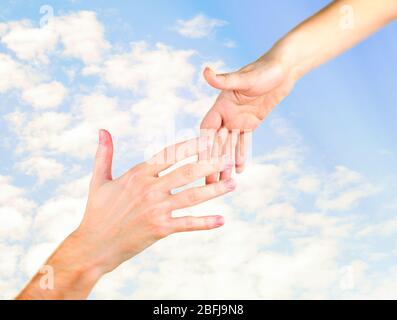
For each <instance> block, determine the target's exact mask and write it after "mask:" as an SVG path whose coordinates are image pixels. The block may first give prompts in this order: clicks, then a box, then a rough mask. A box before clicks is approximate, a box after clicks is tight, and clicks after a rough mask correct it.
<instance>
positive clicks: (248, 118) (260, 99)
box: [201, 53, 296, 183]
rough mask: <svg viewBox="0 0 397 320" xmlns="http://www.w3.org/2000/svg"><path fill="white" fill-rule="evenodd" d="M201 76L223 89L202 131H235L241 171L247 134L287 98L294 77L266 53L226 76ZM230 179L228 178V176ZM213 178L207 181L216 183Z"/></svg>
mask: <svg viewBox="0 0 397 320" xmlns="http://www.w3.org/2000/svg"><path fill="white" fill-rule="evenodd" d="M204 77H205V79H206V80H207V82H208V83H209V84H210V85H211V86H212V87H214V88H216V89H219V90H222V92H221V93H220V95H219V97H218V99H217V100H216V102H215V104H214V106H213V107H212V108H211V109H210V111H209V112H208V113H207V115H206V116H205V117H204V119H203V121H202V123H201V129H202V130H204V131H206V130H208V129H212V130H220V129H221V128H226V129H227V131H229V133H231V132H237V134H239V137H238V139H237V141H236V150H235V151H236V152H235V165H236V172H237V173H240V172H242V171H243V170H244V163H245V159H246V152H247V147H248V142H247V141H246V140H247V139H246V137H245V136H246V134H247V132H248V133H251V132H252V131H253V130H255V129H256V128H257V127H258V126H259V124H260V123H261V122H262V121H263V120H264V118H265V117H266V116H267V115H268V114H269V113H270V111H271V110H272V109H273V108H274V107H275V106H276V105H277V104H278V103H280V101H281V100H282V99H283V98H284V97H285V96H287V95H288V93H289V92H290V90H291V89H292V87H293V86H294V83H295V81H296V80H295V79H296V78H295V77H294V76H293V74H292V72H290V71H289V69H288V68H287V65H286V64H284V63H283V62H282V61H281V60H279V59H278V58H276V57H274V54H273V53H269V54H266V55H264V56H263V57H261V58H260V59H259V60H257V61H255V62H254V63H251V64H249V65H247V66H246V67H244V68H242V69H241V70H239V71H237V72H233V73H228V74H218V75H217V74H215V73H214V71H212V70H211V69H210V68H206V69H205V70H204ZM228 176H229V175H228ZM216 181H217V179H216V176H212V177H209V178H207V182H209V183H213V182H216Z"/></svg>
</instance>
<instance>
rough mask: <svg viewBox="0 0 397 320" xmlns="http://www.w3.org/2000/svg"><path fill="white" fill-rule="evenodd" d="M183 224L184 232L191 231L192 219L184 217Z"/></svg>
mask: <svg viewBox="0 0 397 320" xmlns="http://www.w3.org/2000/svg"><path fill="white" fill-rule="evenodd" d="M183 224H184V228H185V229H186V230H191V229H192V228H193V227H194V220H193V217H186V218H185V219H184V223H183Z"/></svg>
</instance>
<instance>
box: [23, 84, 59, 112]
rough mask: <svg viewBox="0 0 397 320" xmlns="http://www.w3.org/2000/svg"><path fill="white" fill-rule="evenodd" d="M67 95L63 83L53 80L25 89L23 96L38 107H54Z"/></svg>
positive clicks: (34, 106)
mask: <svg viewBox="0 0 397 320" xmlns="http://www.w3.org/2000/svg"><path fill="white" fill-rule="evenodd" d="M65 96H66V89H65V87H64V86H63V85H62V83H60V82H58V81H53V82H50V83H45V84H40V85H38V86H36V87H32V88H29V89H27V90H25V91H24V92H23V94H22V98H23V99H24V100H25V101H26V102H28V103H30V104H31V105H32V106H33V108H36V109H52V108H56V107H58V106H59V105H60V104H61V103H62V101H63V99H64V98H65Z"/></svg>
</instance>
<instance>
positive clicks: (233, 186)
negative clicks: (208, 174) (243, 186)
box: [225, 179, 237, 191]
mask: <svg viewBox="0 0 397 320" xmlns="http://www.w3.org/2000/svg"><path fill="white" fill-rule="evenodd" d="M225 186H226V189H227V190H228V191H233V190H234V189H236V187H237V182H236V180H234V179H229V180H226V181H225Z"/></svg>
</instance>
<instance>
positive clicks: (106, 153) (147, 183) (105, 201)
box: [17, 130, 236, 299]
mask: <svg viewBox="0 0 397 320" xmlns="http://www.w3.org/2000/svg"><path fill="white" fill-rule="evenodd" d="M203 140H205V139H202V138H201V139H194V140H190V141H187V142H184V143H180V144H177V145H175V146H171V147H168V148H166V149H164V150H163V151H162V152H160V153H159V154H157V155H156V156H154V157H153V158H152V159H151V160H149V161H148V162H145V163H142V164H139V165H137V166H135V167H133V168H132V169H130V170H129V171H128V172H126V173H125V174H123V175H122V176H121V177H119V178H117V179H113V178H112V158H113V142H112V138H111V135H110V134H109V133H108V132H107V131H105V130H101V131H100V137H99V146H98V150H97V153H96V159H95V166H94V171H93V176H92V181H91V184H90V189H89V195H88V201H87V207H86V211H85V214H84V218H83V220H82V222H81V224H80V226H79V227H78V228H77V230H75V231H74V232H72V234H71V235H70V236H69V237H67V238H66V239H65V240H64V241H63V242H62V244H61V245H60V246H59V248H58V249H57V250H56V251H55V252H54V254H53V255H52V256H51V257H50V258H49V259H48V261H47V262H46V264H45V266H46V267H50V268H52V270H53V274H54V288H53V289H52V290H49V289H45V288H44V289H43V287H42V285H41V281H42V279H43V274H41V273H38V274H37V275H36V276H34V277H33V279H32V280H31V281H30V283H29V284H28V285H27V286H26V288H25V289H24V290H23V291H22V292H21V293H20V294H19V295H18V297H17V299H85V298H86V297H87V296H88V294H89V293H90V291H91V290H92V288H93V287H94V286H95V284H96V283H97V282H98V280H99V279H100V278H101V277H102V276H103V275H104V274H106V273H108V272H111V271H112V270H114V269H115V268H117V267H118V266H119V265H120V264H121V263H123V262H124V261H126V260H129V259H130V258H132V257H134V256H135V255H137V254H138V253H140V252H141V251H143V250H144V249H145V248H147V247H149V246H150V245H152V244H153V243H155V242H156V241H158V240H160V239H163V238H165V237H167V236H168V235H171V234H173V233H176V232H190V231H197V230H210V229H214V228H218V227H220V226H222V225H223V224H224V219H223V217H222V216H205V217H178V218H174V217H173V216H172V211H174V210H177V209H182V208H187V207H190V206H193V205H196V204H199V203H202V202H204V201H207V200H210V199H212V198H215V197H218V196H221V195H224V194H226V193H228V192H230V191H232V190H234V188H235V186H236V185H235V182H234V181H233V180H231V179H229V180H223V181H221V182H219V183H217V184H212V185H204V186H200V187H193V188H190V189H186V190H184V191H181V192H179V193H176V194H171V190H172V189H175V188H179V187H182V186H185V185H187V184H189V183H192V182H194V181H196V180H198V179H200V178H202V177H205V176H206V175H209V174H212V173H214V172H219V171H223V170H225V169H226V170H228V167H231V166H232V164H228V163H227V162H226V161H225V159H224V158H218V159H216V160H214V161H206V162H200V163H199V162H194V163H189V164H186V165H183V166H181V167H179V168H177V169H175V170H173V171H171V172H169V173H167V174H162V175H161V176H159V173H161V172H163V171H164V170H166V169H168V168H169V167H171V166H172V165H173V164H175V163H177V162H178V161H180V160H183V159H185V158H188V157H190V156H194V155H197V153H198V152H199V150H200V148H202V146H204V147H205V146H206V141H205V142H203Z"/></svg>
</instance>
